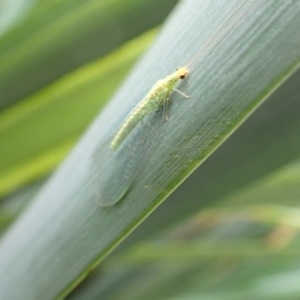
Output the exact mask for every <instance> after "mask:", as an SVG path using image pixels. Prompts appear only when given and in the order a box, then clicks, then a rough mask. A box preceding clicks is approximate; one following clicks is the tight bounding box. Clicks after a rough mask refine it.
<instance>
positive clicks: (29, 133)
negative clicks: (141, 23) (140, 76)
mask: <svg viewBox="0 0 300 300" xmlns="http://www.w3.org/2000/svg"><path fill="white" fill-rule="evenodd" d="M155 34H156V30H152V31H150V32H149V33H146V34H144V35H142V36H140V37H139V38H136V39H134V40H132V41H130V42H128V43H127V44H125V45H124V46H122V47H121V48H120V49H118V50H116V51H115V52H113V53H112V54H110V55H108V56H106V57H104V58H102V59H100V60H98V61H95V62H92V63H90V64H89V65H87V66H84V67H82V68H80V69H78V70H76V71H74V72H72V73H70V74H68V75H66V76H65V77H64V78H62V79H60V80H58V81H56V82H54V83H53V84H52V85H50V86H49V87H47V88H45V89H43V90H41V91H39V92H37V93H36V94H34V95H32V96H31V97H28V98H27V99H24V100H23V101H22V102H20V103H18V104H16V105H14V106H13V107H11V108H10V109H7V110H5V111H3V112H2V113H1V114H0V140H1V148H0V166H1V167H0V196H3V195H6V194H8V193H9V192H11V191H13V190H14V189H16V188H17V187H20V186H22V185H24V184H25V183H28V182H31V181H33V180H35V179H36V178H39V177H41V176H44V175H45V174H47V173H48V172H50V171H52V170H53V169H54V168H55V166H56V165H57V164H58V163H59V162H60V161H61V160H62V158H63V157H64V156H65V155H66V153H67V152H68V151H69V149H70V148H71V147H72V145H73V144H74V142H75V141H76V139H77V138H78V136H79V135H80V133H81V132H82V130H83V129H84V128H85V126H86V125H87V124H88V123H89V122H90V120H91V119H92V118H94V116H95V115H96V114H97V112H98V111H99V110H100V109H101V108H102V107H103V106H104V104H105V102H106V101H107V99H108V97H109V96H110V95H111V94H112V92H113V90H114V89H115V86H116V85H117V84H118V83H119V82H120V80H121V79H122V78H123V76H124V75H125V74H126V72H128V69H129V68H130V66H131V65H132V64H133V63H134V61H135V60H136V59H137V58H138V57H139V55H141V53H142V52H143V51H145V49H146V47H147V46H148V45H149V43H150V42H151V41H152V40H153V38H154V36H155ZM69 112H72V113H69ZM16 145H19V146H16Z"/></svg>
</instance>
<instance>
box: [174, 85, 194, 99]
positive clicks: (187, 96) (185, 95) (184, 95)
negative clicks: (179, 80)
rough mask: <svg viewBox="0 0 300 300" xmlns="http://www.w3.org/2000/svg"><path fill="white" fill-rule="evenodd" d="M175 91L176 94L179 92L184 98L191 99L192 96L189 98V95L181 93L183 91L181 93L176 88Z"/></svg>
mask: <svg viewBox="0 0 300 300" xmlns="http://www.w3.org/2000/svg"><path fill="white" fill-rule="evenodd" d="M173 90H174V91H175V92H177V93H178V94H180V95H181V96H183V97H184V98H187V99H188V98H190V97H191V96H189V95H187V94H185V93H183V92H181V91H179V90H177V89H175V88H173Z"/></svg>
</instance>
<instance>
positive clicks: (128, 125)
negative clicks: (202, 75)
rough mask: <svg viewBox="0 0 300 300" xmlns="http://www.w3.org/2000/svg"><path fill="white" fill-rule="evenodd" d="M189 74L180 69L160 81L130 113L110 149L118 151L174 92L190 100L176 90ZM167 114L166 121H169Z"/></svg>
mask: <svg viewBox="0 0 300 300" xmlns="http://www.w3.org/2000/svg"><path fill="white" fill-rule="evenodd" d="M188 73H189V71H188V69H187V68H186V67H182V68H178V69H177V70H176V71H175V72H174V73H172V74H171V75H169V76H167V77H166V78H164V79H160V80H158V81H157V82H156V83H155V84H154V86H153V87H152V89H151V90H150V91H149V92H148V93H147V95H146V96H145V97H144V98H143V99H142V100H141V102H140V103H139V104H138V105H137V106H136V107H135V108H134V109H133V110H132V111H131V112H130V114H129V115H128V116H127V118H126V119H125V121H124V123H123V124H122V126H121V127H120V129H119V131H118V132H117V134H116V136H115V137H114V139H113V140H112V142H111V144H110V148H111V149H113V150H117V149H118V147H119V146H120V144H121V143H122V142H123V141H124V140H125V139H126V137H127V136H128V134H129V133H130V132H131V131H132V130H133V128H134V127H135V126H136V125H137V124H138V123H139V122H140V121H141V120H142V119H144V118H145V117H146V116H147V115H148V114H149V113H151V112H153V111H156V110H157V109H158V108H159V107H160V106H161V105H167V102H168V101H169V98H170V94H171V92H172V91H173V90H175V91H176V92H178V93H180V94H181V95H183V96H184V97H185V98H189V96H187V95H186V94H184V93H182V92H180V91H178V90H177V89H175V86H176V84H177V83H178V81H179V80H180V79H185V78H186V76H187V74H188ZM168 119H169V118H168V115H167V113H166V120H168Z"/></svg>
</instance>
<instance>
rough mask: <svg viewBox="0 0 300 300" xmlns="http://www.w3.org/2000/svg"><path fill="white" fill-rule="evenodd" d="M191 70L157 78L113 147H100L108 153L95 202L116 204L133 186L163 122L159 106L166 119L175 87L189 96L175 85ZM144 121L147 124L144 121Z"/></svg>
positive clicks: (103, 204)
mask: <svg viewBox="0 0 300 300" xmlns="http://www.w3.org/2000/svg"><path fill="white" fill-rule="evenodd" d="M188 73H189V71H188V68H187V67H182V68H178V69H177V70H176V71H175V72H174V73H172V74H170V75H169V76H167V77H165V78H164V79H160V80H158V81H157V82H156V83H155V84H154V85H153V87H152V88H151V89H150V91H149V92H148V93H147V94H146V96H145V97H144V98H143V99H142V100H141V101H140V102H139V103H138V104H137V105H136V106H135V107H134V108H133V110H132V111H131V112H130V113H129V114H128V116H127V117H126V118H125V120H124V122H123V123H122V125H121V126H120V128H119V130H118V131H117V133H116V134H115V135H114V137H113V138H112V140H111V142H110V147H108V145H106V146H104V147H103V148H102V149H101V151H99V155H101V159H102V160H103V156H104V157H105V159H104V161H103V163H102V165H101V166H100V168H99V170H98V172H99V177H100V176H101V178H99V179H100V184H99V182H98V185H97V191H96V199H97V200H96V202H97V203H99V205H100V206H112V205H114V204H115V203H117V202H118V201H120V200H121V199H122V198H123V196H124V195H125V193H126V192H127V191H128V190H129V188H130V187H131V185H132V183H133V181H134V179H135V178H136V176H137V174H138V171H139V169H140V166H141V164H142V162H143V161H144V159H145V157H146V156H147V153H148V152H149V149H150V148H151V145H152V142H153V137H152V139H150V138H149V136H151V135H153V134H151V133H153V132H154V135H156V134H157V132H158V131H159V129H160V126H161V124H162V122H161V121H160V120H161V118H162V116H161V115H162V114H161V113H159V112H160V111H161V110H160V108H163V113H164V116H165V120H166V121H168V120H169V117H168V114H167V104H168V101H169V98H170V95H171V93H172V91H176V92H177V93H179V94H181V95H182V96H183V97H185V98H189V96H187V95H186V94H184V93H182V92H181V91H179V90H177V89H176V88H175V86H176V85H177V83H178V82H179V81H180V80H183V79H185V78H186V76H187V75H188ZM143 122H144V123H145V124H141V123H143ZM103 174H104V175H103Z"/></svg>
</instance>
